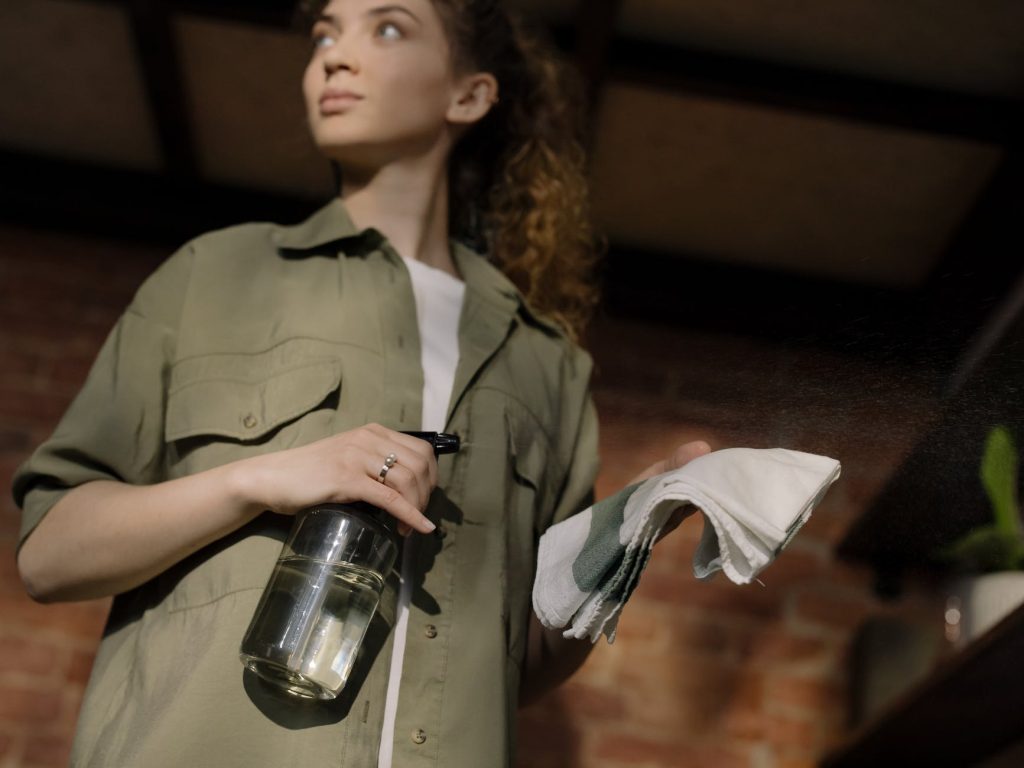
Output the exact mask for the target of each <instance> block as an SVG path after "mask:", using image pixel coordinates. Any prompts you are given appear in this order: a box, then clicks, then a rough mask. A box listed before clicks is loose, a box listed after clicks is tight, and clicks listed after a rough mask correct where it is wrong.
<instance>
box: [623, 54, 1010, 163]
mask: <svg viewBox="0 0 1024 768" xmlns="http://www.w3.org/2000/svg"><path fill="white" fill-rule="evenodd" d="M610 62H611V69H610V71H609V77H610V78H611V79H613V80H619V81H623V82H629V83H633V84H636V85H645V86H654V87H660V88H666V89H670V90H674V91H678V92H683V93H693V94H698V95H702V96H707V97H711V98H720V99H729V100H734V101H742V102H748V103H754V104H760V105H763V106H766V107H770V108H773V109H782V110H789V111H799V112H807V113H811V114H814V115H821V116H826V117H833V118H837V119H841V120H847V121H852V122H862V123H872V124H877V125H882V126H886V127H890V128H900V129H905V130H910V131H920V132H923V133H931V134H939V135H945V136H951V137H954V138H960V139H968V140H971V141H981V142H989V143H996V144H1003V145H1009V144H1017V145H1019V144H1021V143H1022V142H1024V136H1021V135H1020V133H1019V132H1018V131H1017V128H1018V126H1019V122H1018V121H1019V115H1020V113H1021V110H1022V108H1024V101H1021V100H1016V101H1014V100H1008V99H1001V98H998V97H990V96H977V95H972V94H967V93H956V92H951V91H947V90H941V89H933V88H925V87H921V86H915V85H908V84H900V83H895V82H891V81H887V80H881V79H875V78H871V77H867V76H862V75H848V74H843V73H840V72H830V71H823V70H816V69H811V68H807V67H801V66H793V65H786V64H777V63H773V62H769V61H764V60H759V59H752V58H748V57H743V56H734V55H729V54H722V53H713V52H709V51H697V50H687V49H683V48H679V47H676V46H672V45H666V44H662V43H654V42H651V41H648V40H635V39H621V38H620V39H618V40H616V41H615V42H614V44H613V45H612V46H611V51H610Z"/></svg>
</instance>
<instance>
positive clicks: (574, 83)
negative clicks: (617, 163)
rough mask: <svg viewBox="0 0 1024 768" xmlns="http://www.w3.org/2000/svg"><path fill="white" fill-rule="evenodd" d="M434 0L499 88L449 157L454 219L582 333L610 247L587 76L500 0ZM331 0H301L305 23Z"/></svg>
mask: <svg viewBox="0 0 1024 768" xmlns="http://www.w3.org/2000/svg"><path fill="white" fill-rule="evenodd" d="M432 2H433V3H434V6H435V7H436V8H437V10H438V13H439V15H440V17H441V21H442V23H443V25H444V27H445V31H446V33H447V36H448V40H449V45H450V46H451V49H452V58H453V62H452V63H453V67H454V69H455V71H457V72H468V71H474V70H476V71H486V72H490V73H491V74H492V75H494V77H495V78H496V79H497V81H498V88H499V100H498V102H497V103H496V104H495V105H494V106H493V107H492V109H491V110H490V112H489V113H488V114H487V116H486V117H484V118H483V119H482V120H481V121H480V122H479V123H477V124H476V125H475V126H473V127H472V128H471V129H470V130H469V131H467V132H466V133H465V134H464V135H463V136H462V137H461V139H460V140H459V142H458V143H457V144H456V146H455V147H454V148H453V150H452V154H451V157H450V158H449V163H448V176H449V212H450V214H449V218H450V221H449V229H450V231H451V232H452V234H453V236H454V237H456V238H459V239H461V240H463V241H465V242H467V243H468V244H470V245H472V246H473V247H474V248H476V249H477V250H481V251H485V252H487V253H488V256H489V258H490V259H491V261H492V262H493V263H494V264H495V265H496V266H497V267H498V268H499V269H501V271H502V272H504V273H505V275H507V276H508V277H509V279H510V280H512V282H513V283H515V285H516V286H517V287H518V288H519V289H520V290H521V291H522V293H523V294H524V296H525V297H526V301H527V302H528V303H529V304H530V306H531V307H532V308H533V309H534V310H535V311H537V312H539V313H541V314H544V315H547V316H548V317H549V318H551V319H552V320H553V321H554V322H556V323H557V324H558V325H559V326H560V327H562V328H563V329H564V330H565V331H566V333H567V334H568V335H569V336H570V338H572V339H574V340H579V339H580V337H581V336H582V334H583V331H584V329H585V327H586V324H587V321H588V320H589V319H590V316H591V314H592V312H593V310H594V307H595V306H596V305H597V302H598V296H599V292H598V286H597V280H596V276H595V269H596V266H597V262H598V260H599V259H600V256H601V254H602V252H603V250H604V244H603V242H602V241H600V240H599V238H598V237H597V236H596V235H595V232H594V228H593V224H592V221H591V215H590V196H589V188H588V184H587V176H586V170H587V169H586V165H587V158H586V152H585V151H584V148H583V141H582V133H583V115H584V109H583V102H584V99H583V88H582V85H581V83H580V81H579V77H578V75H577V74H576V72H575V70H573V69H572V68H571V67H569V66H568V65H566V64H565V63H564V62H563V61H562V60H561V59H560V57H559V56H558V54H557V53H556V52H555V50H554V48H553V47H552V46H551V45H550V44H549V43H547V42H546V41H545V40H544V39H543V38H542V37H541V36H540V35H539V34H538V33H537V32H536V31H533V30H529V29H528V28H527V27H526V25H525V23H524V21H523V20H522V19H521V18H520V17H518V16H515V15H513V14H511V13H510V12H509V11H508V10H507V9H506V8H505V7H504V5H503V3H502V2H501V0H432ZM325 4H326V0H303V1H302V2H301V3H300V6H299V12H300V15H299V17H298V18H299V20H300V23H303V22H307V21H308V19H310V18H312V16H313V15H314V14H316V13H317V12H319V10H320V9H322V8H323V6H324V5H325Z"/></svg>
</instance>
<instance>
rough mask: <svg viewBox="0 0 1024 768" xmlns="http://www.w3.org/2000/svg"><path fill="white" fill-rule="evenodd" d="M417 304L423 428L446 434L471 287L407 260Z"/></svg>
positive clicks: (407, 548)
mask: <svg viewBox="0 0 1024 768" xmlns="http://www.w3.org/2000/svg"><path fill="white" fill-rule="evenodd" d="M403 261H404V262H405V266H406V268H407V269H408V270H409V277H410V278H411V280H412V289H413V295H414V296H415V300H416V320H417V322H418V324H419V329H420V361H421V362H422V364H423V417H422V419H421V423H422V426H421V429H423V430H427V431H431V432H441V431H443V430H444V427H445V424H446V423H447V420H448V401H449V400H450V399H451V395H452V386H453V384H454V383H455V369H456V367H457V366H458V363H459V316H460V315H461V313H462V301H463V298H464V296H465V292H466V285H465V283H463V282H462V281H461V280H459V279H458V278H456V277H453V276H452V275H449V274H448V273H447V272H443V271H441V270H440V269H434V268H433V267H428V266H427V265H426V264H423V263H421V262H419V261H415V260H413V259H405V258H403ZM416 544H417V535H416V534H415V533H411V534H409V535H408V536H406V537H405V540H404V542H403V544H402V564H401V587H400V588H399V590H398V605H397V610H396V616H395V630H394V631H395V639H394V644H393V645H392V649H391V672H390V673H389V676H388V691H387V696H386V698H385V701H384V724H383V726H382V727H381V735H380V749H379V750H378V753H377V768H391V762H392V759H393V756H394V741H395V718H396V716H397V714H398V693H399V686H400V682H401V679H402V667H403V662H404V659H405V638H406V635H407V634H408V628H409V603H410V601H411V600H412V582H413V576H414V574H413V572H412V568H413V563H414V562H415V549H416Z"/></svg>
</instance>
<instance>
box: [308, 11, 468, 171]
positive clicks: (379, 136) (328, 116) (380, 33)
mask: <svg viewBox="0 0 1024 768" xmlns="http://www.w3.org/2000/svg"><path fill="white" fill-rule="evenodd" d="M312 45H313V47H312V55H311V58H310V61H309V65H308V66H307V67H306V72H305V76H304V77H303V93H304V95H305V99H306V110H307V116H308V119H309V125H310V128H311V130H312V133H313V139H314V141H315V142H316V144H317V146H318V147H320V149H321V151H322V152H323V153H324V154H325V155H327V157H329V158H330V159H333V160H337V161H338V162H339V163H341V165H342V167H343V168H344V167H346V166H363V167H379V166H380V165H383V164H384V163H386V162H389V161H392V160H394V159H396V158H399V157H403V156H408V155H410V154H418V153H422V152H424V151H426V150H428V149H430V148H431V147H433V146H435V145H436V144H437V142H438V141H439V139H441V138H442V137H443V136H444V134H445V131H446V130H447V125H448V120H447V115H448V114H449V111H450V108H451V106H452V103H453V99H455V93H456V82H455V76H454V73H453V71H452V64H451V55H450V49H449V45H448V40H447V38H446V35H445V30H444V27H443V25H442V22H441V18H440V16H439V15H438V12H437V10H436V9H435V8H434V5H433V3H432V2H431V0H331V2H330V3H328V4H327V6H326V7H325V8H324V10H323V11H322V13H321V15H320V18H319V19H318V20H317V21H316V22H315V23H314V25H313V29H312Z"/></svg>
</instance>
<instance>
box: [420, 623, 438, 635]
mask: <svg viewBox="0 0 1024 768" xmlns="http://www.w3.org/2000/svg"><path fill="white" fill-rule="evenodd" d="M423 634H424V635H426V636H427V637H431V638H433V637H437V627H435V626H434V625H433V624H427V626H426V627H424V629H423Z"/></svg>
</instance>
